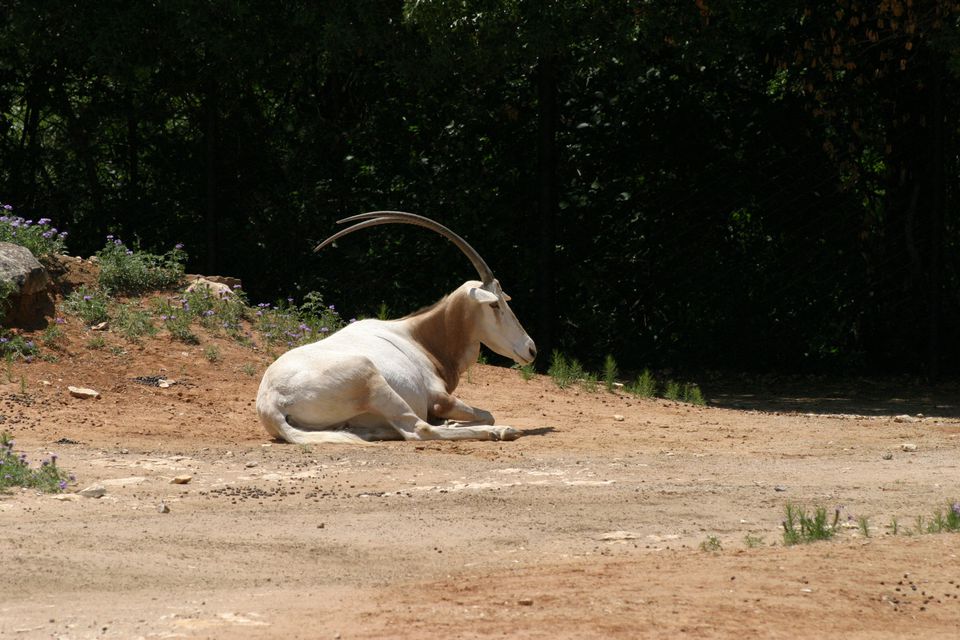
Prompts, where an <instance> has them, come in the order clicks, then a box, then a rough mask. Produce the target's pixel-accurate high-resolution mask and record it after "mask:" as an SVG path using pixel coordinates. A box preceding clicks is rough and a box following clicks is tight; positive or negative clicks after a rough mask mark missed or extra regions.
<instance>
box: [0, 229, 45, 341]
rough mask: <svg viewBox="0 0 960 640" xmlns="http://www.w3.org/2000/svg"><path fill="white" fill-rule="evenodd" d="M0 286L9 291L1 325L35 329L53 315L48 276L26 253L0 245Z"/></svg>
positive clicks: (2, 243)
mask: <svg viewBox="0 0 960 640" xmlns="http://www.w3.org/2000/svg"><path fill="white" fill-rule="evenodd" d="M0 286H5V287H7V288H8V289H9V290H10V291H11V294H10V297H9V299H8V303H9V306H8V308H7V309H6V313H5V318H4V322H5V323H6V324H8V325H12V326H17V327H24V328H27V329H35V328H39V327H43V326H45V324H46V317H48V316H52V315H53V313H54V307H53V296H51V295H50V276H49V275H48V274H47V270H46V269H44V268H43V265H42V264H40V262H39V261H38V260H37V259H36V258H35V257H34V255H33V254H32V253H30V250H29V249H27V248H25V247H21V246H20V245H17V244H12V243H10V242H0Z"/></svg>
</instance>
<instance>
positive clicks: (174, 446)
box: [0, 327, 960, 638]
mask: <svg viewBox="0 0 960 640" xmlns="http://www.w3.org/2000/svg"><path fill="white" fill-rule="evenodd" d="M68 329H70V333H69V335H70V336H71V337H70V339H69V340H68V342H67V344H66V346H65V350H64V353H63V354H62V356H61V358H60V360H59V362H57V363H48V362H36V363H33V364H30V365H22V364H17V365H15V366H14V368H13V369H12V370H11V371H9V372H8V373H7V375H6V376H5V378H4V381H5V382H6V384H5V385H4V386H3V387H2V388H0V414H2V415H3V416H4V422H3V424H2V427H3V428H4V429H6V430H8V431H11V432H12V433H13V435H14V436H15V439H16V440H17V443H18V445H17V446H18V449H20V450H25V451H27V452H28V453H29V454H30V455H31V457H32V458H34V459H38V458H40V457H43V456H44V455H46V454H47V453H48V452H55V453H57V454H58V455H59V456H60V459H61V464H62V465H63V466H64V467H66V468H69V469H70V470H71V471H73V472H74V473H76V475H77V476H78V485H77V487H75V489H82V488H84V487H86V486H88V485H91V484H101V485H103V486H104V488H105V489H106V494H105V495H104V496H103V497H102V498H100V499H93V498H81V497H79V496H74V495H68V496H66V497H62V496H40V495H36V494H33V493H30V492H17V493H14V494H10V495H6V496H2V497H0V523H2V527H0V548H2V549H4V562H3V578H2V579H0V587H2V590H3V593H2V598H0V636H3V637H16V638H34V637H36V638H49V637H66V638H101V637H114V638H131V637H144V638H151V637H188V638H191V637H194V638H209V637H214V638H236V637H251V638H253V637H256V638H273V637H276V638H281V637H282V638H290V637H301V638H323V637H329V638H333V637H337V636H338V635H339V637H342V638H351V637H359V638H371V637H409V638H423V637H436V638H451V637H487V636H489V637H503V636H507V637H538V638H539V637H543V638H556V637H570V638H572V637H624V638H634V637H671V638H672V637H676V636H678V635H686V636H690V637H764V638H766V637H820V636H822V635H824V634H826V633H832V632H840V633H841V634H843V636H844V637H854V638H883V637H889V638H895V637H904V636H905V635H907V634H910V635H912V636H914V637H934V636H940V637H950V636H951V634H952V633H954V632H955V630H956V629H957V628H960V603H958V600H957V596H958V594H960V586H958V585H960V561H958V559H957V553H958V552H957V542H958V540H957V536H956V535H924V536H912V537H907V536H904V535H900V536H897V537H893V536H890V535H888V534H889V531H888V530H887V529H886V528H885V526H886V525H887V524H888V523H890V522H891V519H892V518H894V517H896V518H897V519H898V520H899V522H900V524H901V526H902V527H904V528H910V527H912V526H913V523H914V519H915V517H916V516H918V515H921V514H924V515H928V514H929V513H930V512H932V510H933V509H935V508H938V507H942V506H943V505H944V504H945V501H946V500H947V499H951V498H960V487H958V482H957V478H958V477H960V474H958V464H960V463H958V456H957V453H958V445H960V441H958V434H960V421H958V420H957V419H956V418H955V417H953V415H951V413H950V412H949V411H948V410H945V409H941V410H938V409H937V406H941V407H943V406H947V405H950V406H952V403H951V402H950V398H943V397H938V398H937V399H930V400H927V399H924V398H922V397H921V398H914V400H913V404H911V405H910V407H911V408H915V407H917V406H921V407H923V408H924V409H925V410H923V411H920V412H921V413H923V414H924V417H922V418H918V419H911V420H910V421H904V420H902V419H901V420H900V421H897V420H896V419H895V415H896V413H900V411H897V412H893V411H889V410H883V411H876V412H872V411H859V412H858V413H855V414H850V413H844V412H835V411H833V410H831V411H813V410H811V405H810V403H809V402H807V403H804V404H803V406H793V407H790V406H782V405H780V406H773V405H769V406H762V404H755V405H754V406H750V407H747V408H740V409H726V408H717V407H710V408H698V407H692V406H688V405H681V404H676V403H670V402H665V401H659V400H637V399H634V398H632V397H629V396H624V395H611V394H608V393H605V392H600V393H597V394H586V393H583V392H578V391H575V390H563V391H561V390H558V389H556V388H555V387H554V386H553V385H552V383H550V381H549V380H547V379H544V378H537V379H534V380H532V381H529V382H524V381H523V380H522V379H521V378H520V376H519V375H518V374H517V373H516V372H513V371H509V370H504V369H498V368H494V367H485V366H478V367H476V368H475V369H474V371H473V372H472V373H471V375H470V377H469V380H468V381H465V382H464V383H463V385H462V387H461V394H462V396H463V397H464V398H465V399H466V400H467V401H468V402H471V403H473V404H476V405H478V406H482V407H484V408H487V409H490V410H491V411H493V413H494V414H495V415H496V416H497V417H498V419H499V421H500V422H502V423H504V424H510V425H512V426H517V427H519V428H522V429H525V430H527V432H528V436H527V437H524V438H521V439H520V440H517V441H515V442H505V443H486V442H459V443H456V442H439V443H402V442H400V443H383V444H378V445H375V446H369V447H344V446H337V447H315V448H309V447H299V446H292V445H285V444H279V443H273V442H271V441H269V440H268V439H267V436H266V433H265V432H264V431H263V430H262V429H261V427H260V426H259V425H258V424H257V422H256V416H255V415H254V412H253V405H252V403H253V398H254V395H255V391H256V387H257V384H258V382H259V374H260V373H261V372H262V371H263V368H264V367H265V366H266V364H267V363H268V362H269V360H270V357H269V355H268V354H266V353H263V352H260V351H254V350H251V349H249V348H247V347H242V346H238V345H235V344H231V343H229V342H224V341H219V339H217V338H214V337H205V338H204V340H205V341H206V342H207V343H210V342H213V343H215V344H217V346H218V348H219V350H220V353H221V357H220V358H219V359H218V360H217V361H216V362H210V361H209V360H208V359H207V358H205V357H204V355H203V348H202V347H193V346H185V345H180V344H177V343H173V342H170V341H168V340H166V339H165V338H159V339H156V340H150V341H145V342H144V343H143V344H142V345H139V346H137V345H127V344H122V343H120V342H117V343H116V344H117V346H118V347H122V348H120V349H114V350H112V351H111V350H110V349H100V350H91V349H88V348H85V346H84V336H83V334H82V333H80V332H79V331H78V329H77V328H72V329H71V328H70V327H68ZM110 340H113V338H112V337H111V338H110ZM251 370H253V371H254V375H249V372H250V371H251ZM151 376H153V377H163V378H164V379H169V380H174V381H175V382H176V384H173V385H171V386H169V387H167V388H161V387H156V386H151V385H147V384H142V383H140V382H138V381H136V380H135V379H136V378H138V377H139V378H149V377H151ZM21 378H22V379H23V382H21ZM69 385H78V386H85V387H93V388H95V389H97V390H98V391H100V392H101V394H102V397H101V399H99V400H79V399H75V398H72V397H70V396H69V394H68V392H67V390H66V387H67V386H69ZM24 391H25V393H24ZM944 394H946V395H950V394H949V393H948V392H947V391H944V392H942V393H941V395H944ZM707 395H708V397H709V396H710V390H709V388H708V389H707ZM734 396H736V398H739V399H736V398H735V401H737V402H744V400H743V398H744V397H746V394H743V393H739V394H734V393H732V392H731V393H727V392H726V391H725V392H724V394H723V398H721V399H726V401H729V400H730V398H734ZM796 397H800V396H799V395H797V396H796ZM867 404H869V405H870V406H876V407H880V408H881V409H889V408H890V406H888V405H882V404H877V403H876V402H872V401H871V402H869V403H867ZM899 406H903V405H897V407H899ZM868 408H869V407H868ZM914 413H916V412H914ZM614 415H621V416H623V417H624V419H623V421H618V420H615V419H614V418H613V416H614ZM906 443H910V444H915V445H916V450H915V451H913V452H904V451H903V450H902V445H903V444H906ZM178 476H179V477H181V479H182V477H184V476H189V478H190V479H189V481H187V482H186V483H183V484H174V483H172V480H173V479H174V478H176V477H178ZM787 501H792V502H796V503H802V504H807V505H814V504H820V505H824V506H827V507H829V508H831V509H832V508H833V507H834V506H839V505H842V506H843V507H844V511H843V513H844V516H845V517H846V515H848V514H849V515H853V516H855V517H859V516H866V517H867V518H868V519H869V523H870V525H871V530H870V533H871V537H870V538H869V539H865V538H863V537H862V536H861V535H860V534H859V533H858V531H857V529H856V528H855V527H854V528H849V529H847V528H844V529H842V533H841V535H840V536H839V537H838V539H837V540H835V541H832V542H827V543H818V544H814V545H809V546H804V547H792V548H784V547H782V546H780V545H779V541H780V520H781V518H782V515H783V507H784V505H785V503H786V502H787ZM163 507H165V508H166V511H164V509H163ZM748 534H749V535H750V536H752V537H753V538H756V539H762V540H763V545H762V546H761V547H760V548H747V546H746V544H745V536H747V535H748ZM708 536H713V537H716V538H717V539H718V541H719V542H720V544H721V545H722V550H721V551H719V552H716V553H707V552H704V551H702V550H700V548H699V547H700V544H701V543H702V542H703V541H704V540H706V539H707V537H708Z"/></svg>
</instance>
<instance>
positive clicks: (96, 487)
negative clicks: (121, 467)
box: [78, 484, 107, 498]
mask: <svg viewBox="0 0 960 640" xmlns="http://www.w3.org/2000/svg"><path fill="white" fill-rule="evenodd" d="M78 493H79V494H80V495H82V496H83V497H84V498H102V497H103V496H105V495H107V488H106V487H104V486H103V485H102V484H92V485H90V486H89V487H87V488H86V489H84V490H83V491H79V492H78Z"/></svg>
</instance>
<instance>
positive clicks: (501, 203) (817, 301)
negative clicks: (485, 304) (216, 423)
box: [0, 0, 960, 377]
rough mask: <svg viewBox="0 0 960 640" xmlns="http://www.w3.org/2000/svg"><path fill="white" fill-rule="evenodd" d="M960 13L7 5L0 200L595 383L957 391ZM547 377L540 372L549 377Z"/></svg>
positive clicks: (951, 8)
mask: <svg viewBox="0 0 960 640" xmlns="http://www.w3.org/2000/svg"><path fill="white" fill-rule="evenodd" d="M958 11H960V3H958V2H943V1H923V0H915V1H914V2H911V3H907V2H906V1H905V0H904V1H897V0H885V1H882V2H879V1H878V2H865V1H864V2H857V1H852V0H838V1H836V2H806V1H799V0H785V1H784V0H779V1H776V2H774V1H761V2H756V1H751V2H746V1H743V2H736V1H731V2H721V1H717V2H709V1H707V0H698V1H697V2H688V1H675V2H654V3H644V2H626V1H622V0H612V1H603V2H600V1H595V2H588V1H584V0H581V1H570V2H549V1H548V2H532V1H531V2H526V1H519V0H518V1H514V2H509V1H508V2H503V1H493V0H489V1H473V0H468V1H467V2H465V3H449V2H430V1H420V2H407V3H404V2H398V1H394V2H386V1H382V0H360V1H352V2H341V1H339V0H336V1H332V0H328V1H324V2H307V1H303V0H301V1H287V2H278V1H274V0H262V1H256V0H230V1H228V0H217V1H207V2H197V1H196V0H170V1H167V0H162V1H161V0H154V1H137V2H129V1H127V0H101V1H98V2H93V3H91V2H81V1H79V0H75V1H67V0H46V1H32V2H27V1H16V0H14V1H11V0H0V201H3V202H8V203H11V204H13V205H14V207H15V208H16V211H17V212H18V213H21V214H22V215H25V216H26V217H33V218H38V217H40V216H44V217H49V218H53V220H54V223H55V224H57V225H59V226H60V227H61V228H66V229H68V230H69V231H70V233H71V239H70V243H69V249H70V252H71V253H74V254H83V255H89V254H91V253H92V252H94V251H96V250H97V249H99V248H100V247H102V246H103V243H104V237H105V236H106V235H107V234H108V233H114V234H117V235H119V236H120V237H122V238H124V239H125V240H126V241H127V242H139V244H140V246H141V247H142V248H143V249H149V250H153V251H157V252H160V251H163V250H165V249H167V248H169V247H171V246H172V245H173V244H174V243H176V242H184V243H185V244H186V248H187V251H188V252H189V254H190V256H191V264H190V265H189V269H190V270H194V271H203V272H207V273H220V274H229V275H236V276H239V277H241V278H243V281H244V283H245V288H246V289H247V290H248V291H249V292H250V293H251V297H252V299H253V301H261V300H274V299H277V298H281V297H286V296H288V295H291V296H294V297H300V296H302V295H303V294H304V293H306V292H308V291H311V290H319V291H321V292H322V293H323V295H324V298H325V299H326V300H327V301H328V302H330V303H335V304H337V306H338V308H340V309H341V310H343V311H344V312H345V313H347V314H349V315H364V314H366V315H372V314H375V313H376V312H377V309H378V308H379V307H380V306H381V304H385V305H386V307H387V308H388V309H389V310H390V311H391V312H393V313H394V314H402V313H406V312H409V311H411V310H413V309H415V308H418V307H419V306H422V305H424V304H428V303H430V302H432V301H434V300H435V299H437V298H438V297H440V296H441V295H442V294H443V293H445V292H446V291H447V290H449V289H452V288H453V287H455V286H456V285H457V284H459V283H460V282H462V281H463V280H464V279H466V278H469V277H473V274H472V272H471V269H470V265H469V263H468V262H467V260H466V259H465V258H464V257H462V256H461V255H460V254H459V253H458V252H457V251H456V249H455V248H453V247H452V246H451V245H448V244H447V243H445V242H444V241H442V240H441V239H440V238H438V237H436V236H434V235H432V234H429V233H427V232H424V231H422V230H416V229H408V228H401V227H388V228H384V227H381V228H378V229H376V230H372V231H368V232H364V233H363V234H358V235H354V236H350V237H349V238H346V239H344V240H342V241H341V242H340V243H339V246H338V247H335V248H331V249H325V250H324V251H323V252H322V253H321V254H313V253H312V251H311V249H312V246H313V244H314V243H315V242H316V241H319V240H321V239H323V238H324V237H326V236H327V235H329V234H330V233H331V232H332V231H333V229H334V226H335V225H334V221H335V220H336V219H337V218H339V217H342V216H345V215H349V214H352V213H357V212H360V211H365V210H370V209H402V210H407V211H413V212H416V213H421V214H424V215H427V216H430V217H433V218H435V219H437V220H440V221H442V222H444V223H445V224H447V225H449V226H451V227H452V228H454V229H455V230H457V231H458V232H459V233H461V234H462V235H463V236H464V237H465V238H467V240H468V241H470V242H471V243H472V244H473V245H474V246H475V247H476V248H477V249H478V250H479V251H480V252H481V253H482V254H483V255H484V257H485V258H486V260H487V261H488V262H489V263H490V264H491V266H492V267H493V268H494V270H495V272H496V273H497V274H498V277H499V278H500V280H501V281H502V282H503V284H504V286H505V288H506V289H507V290H508V291H509V292H510V293H511V294H512V295H513V298H514V303H513V306H514V307H515V309H516V311H517V312H518V315H519V316H520V317H521V318H522V319H523V320H524V322H525V324H526V325H527V327H528V329H529V330H530V332H531V334H532V335H533V336H534V338H535V339H536V340H537V342H538V346H539V347H540V350H541V352H543V353H549V350H550V349H553V348H559V349H562V350H564V351H566V352H567V353H569V354H571V355H573V356H576V357H579V358H581V359H582V360H584V361H585V363H586V364H587V365H588V366H590V365H592V366H596V365H597V364H598V363H599V362H600V361H601V360H602V358H603V356H604V355H605V354H607V353H612V354H614V355H615V356H616V357H617V359H618V360H619V362H620V363H621V368H622V369H630V368H640V367H644V366H652V367H686V368H700V369H703V368H715V369H737V370H750V371H783V372H799V371H821V372H822V371H832V372H884V373H889V372H905V373H919V374H923V375H926V376H928V377H936V376H938V375H941V374H950V373H956V372H957V364H956V363H957V362H960V357H958V356H960V343H958V338H960V323H958V319H960V318H958V315H960V313H958V312H960V297H958V291H960V289H958V286H957V285H958V274H960V264H958V254H957V251H956V247H957V242H958V231H957V215H956V206H957V186H958V154H960V145H958V136H957V133H958V112H957V108H956V105H957V104H958V102H957V99H958V71H960V54H958V51H960V40H958V33H960V29H958ZM543 360H544V362H545V361H546V359H545V358H544V359H543Z"/></svg>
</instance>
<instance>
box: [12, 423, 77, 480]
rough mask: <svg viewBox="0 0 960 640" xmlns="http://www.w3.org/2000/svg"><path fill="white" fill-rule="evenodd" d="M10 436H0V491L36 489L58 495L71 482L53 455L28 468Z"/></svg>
mask: <svg viewBox="0 0 960 640" xmlns="http://www.w3.org/2000/svg"><path fill="white" fill-rule="evenodd" d="M13 447H14V442H13V440H11V439H10V434H8V433H2V434H0V491H5V490H7V489H9V488H11V487H26V488H31V489H38V490H40V491H43V492H46V493H59V492H61V491H63V490H64V489H66V487H67V485H68V484H69V483H70V482H72V481H73V477H72V476H70V475H69V474H67V473H65V472H64V471H63V470H62V469H61V468H60V467H59V466H57V457H56V456H55V455H52V456H50V458H48V459H46V460H43V461H41V462H40V464H39V466H37V467H32V466H30V463H29V461H28V460H27V456H26V454H20V455H17V453H16V452H15V451H14V450H13Z"/></svg>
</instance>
